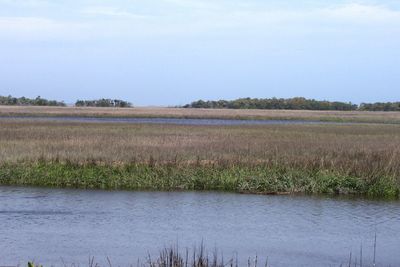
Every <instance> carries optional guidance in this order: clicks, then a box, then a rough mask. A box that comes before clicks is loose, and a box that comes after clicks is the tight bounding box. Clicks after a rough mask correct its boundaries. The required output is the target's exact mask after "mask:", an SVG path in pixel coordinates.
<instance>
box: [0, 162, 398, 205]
mask: <svg viewBox="0 0 400 267" xmlns="http://www.w3.org/2000/svg"><path fill="white" fill-rule="evenodd" d="M0 184H1V185H21V186H44V187H62V188H82V189H105V190H162V191H175V190H198V191H202V190H216V191H229V192H239V193H254V194H286V193H329V194H364V195H370V196H386V197H398V196H399V191H400V186H399V182H398V181H397V180H396V179H394V178H390V177H382V178H380V179H363V178H359V177H355V176H351V175H342V174H338V173H335V172H332V171H328V170H326V171H321V170H315V171H312V170H311V171H310V170H302V169H293V168H282V167H279V166H268V165H263V164H260V165H254V166H246V165H240V164H238V165H227V166H224V165H222V164H220V165H218V164H175V165H174V164H158V165H157V164H155V165H152V164H149V163H132V164H122V165H116V164H101V163H94V162H89V163H84V164H78V163H71V162H46V161H38V162H31V163H18V164H12V163H8V164H2V165H1V166H0Z"/></svg>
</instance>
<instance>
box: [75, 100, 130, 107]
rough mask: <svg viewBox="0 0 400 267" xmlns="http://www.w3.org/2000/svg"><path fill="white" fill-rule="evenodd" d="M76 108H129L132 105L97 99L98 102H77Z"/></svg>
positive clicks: (125, 102) (121, 101)
mask: <svg viewBox="0 0 400 267" xmlns="http://www.w3.org/2000/svg"><path fill="white" fill-rule="evenodd" d="M75 106H76V107H113V108H130V107H132V104H131V103H129V102H127V101H123V100H119V99H104V98H102V99H98V100H77V101H76V103H75Z"/></svg>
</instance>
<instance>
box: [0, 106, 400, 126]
mask: <svg viewBox="0 0 400 267" xmlns="http://www.w3.org/2000/svg"><path fill="white" fill-rule="evenodd" d="M13 116H44V117H62V116H72V117H127V118H188V119H240V120H310V121H327V122H362V123H383V124H400V112H380V111H375V112H369V111H317V110H257V109H201V108H157V107H153V108H151V107H148V108H141V107H136V108H101V107H39V106H1V105H0V117H13Z"/></svg>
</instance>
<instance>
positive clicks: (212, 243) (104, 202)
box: [0, 187, 400, 266]
mask: <svg viewBox="0 0 400 267" xmlns="http://www.w3.org/2000/svg"><path fill="white" fill-rule="evenodd" d="M375 233H377V238H378V241H377V262H378V263H379V265H378V266H389V265H390V266H400V202H398V201H393V202H387V201H386V202H385V201H371V200H365V199H358V200H354V199H349V198H329V197H306V196H255V195H238V194H226V193H194V192H188V193H178V192H173V193H161V192H104V191H83V190H59V189H38V188H16V187H0V238H1V242H0V265H15V264H21V265H25V264H26V262H27V261H28V260H36V261H37V262H40V263H42V264H45V265H46V266H49V265H55V266H58V265H62V264H63V262H64V263H66V264H71V263H75V264H76V265H80V266H87V262H88V258H89V256H94V257H95V258H96V259H97V261H98V262H100V263H105V261H106V257H107V256H108V257H109V258H110V259H111V261H112V262H113V265H115V266H118V265H119V266H129V265H130V264H133V265H134V266H136V262H137V259H138V258H143V257H145V256H146V255H147V253H148V252H150V253H151V254H157V252H158V250H159V249H161V248H163V247H164V245H171V244H176V243H177V242H178V243H179V246H180V247H182V248H184V247H193V246H194V245H196V244H197V245H199V243H200V242H201V240H203V241H204V243H205V244H206V246H207V247H208V248H209V249H211V250H214V248H215V247H217V248H218V250H219V251H221V252H223V254H224V258H228V257H231V256H232V255H235V253H238V257H239V259H240V260H241V263H244V262H247V258H248V257H249V256H255V255H256V254H257V255H258V256H259V257H260V258H264V259H265V258H266V257H267V256H268V257H269V262H270V264H271V266H340V264H341V263H344V262H346V261H347V260H348V258H349V253H350V252H351V251H352V252H353V257H354V255H359V251H360V246H361V245H362V246H363V254H364V259H363V261H364V266H367V264H366V263H371V262H372V256H373V243H374V235H375Z"/></svg>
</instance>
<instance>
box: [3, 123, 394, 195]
mask: <svg viewBox="0 0 400 267" xmlns="http://www.w3.org/2000/svg"><path fill="white" fill-rule="evenodd" d="M399 163H400V125H369V124H359V125H268V126H177V125H146V124H141V125H140V124H138V125H136V124H135V125H131V124H113V123H106V124H103V123H78V122H68V123H67V122H56V121H53V122H50V121H49V122H44V121H43V122H33V121H29V120H26V121H20V120H19V121H13V120H7V121H2V122H1V127H0V165H1V167H0V179H1V180H0V184H17V185H38V186H43V185H44V186H64V187H83V188H105V189H157V190H158V189H161V190H175V189H183V190H194V189H199V190H229V191H240V192H252V193H285V192H316V193H320V192H328V193H329V192H331V193H333V192H336V193H346V192H350V193H367V194H371V195H396V196H397V195H398V193H399V189H400V164H399Z"/></svg>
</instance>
